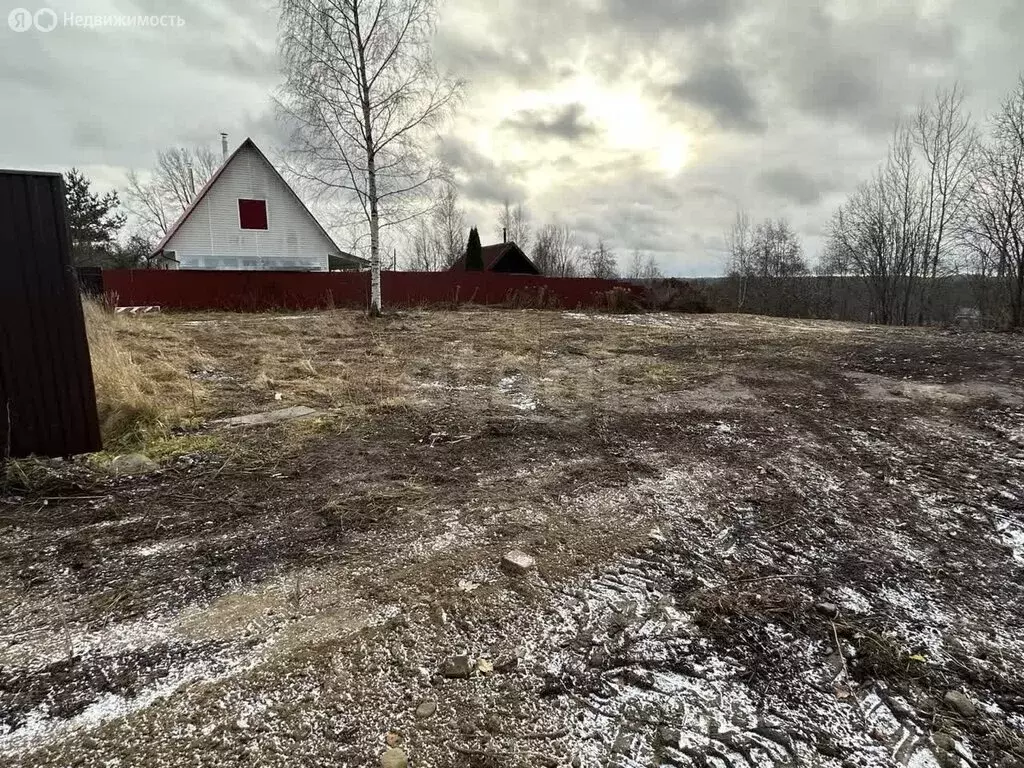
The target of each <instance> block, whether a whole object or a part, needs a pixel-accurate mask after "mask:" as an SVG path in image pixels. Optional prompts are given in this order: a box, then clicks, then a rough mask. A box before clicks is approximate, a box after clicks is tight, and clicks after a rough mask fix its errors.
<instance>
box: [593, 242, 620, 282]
mask: <svg viewBox="0 0 1024 768" xmlns="http://www.w3.org/2000/svg"><path fill="white" fill-rule="evenodd" d="M587 274H588V275H589V276H590V277H599V278H601V279H603V280H614V279H615V278H616V277H618V276H619V266H618V263H617V261H616V259H615V253H614V252H613V251H612V250H611V249H610V248H609V247H608V246H607V245H606V244H605V242H604V240H598V241H597V247H595V248H594V250H592V251H591V252H590V253H589V254H588V255H587Z"/></svg>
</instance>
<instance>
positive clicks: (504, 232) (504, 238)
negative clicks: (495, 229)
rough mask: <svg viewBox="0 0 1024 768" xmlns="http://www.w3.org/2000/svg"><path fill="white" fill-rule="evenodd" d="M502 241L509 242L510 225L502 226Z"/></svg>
mask: <svg viewBox="0 0 1024 768" xmlns="http://www.w3.org/2000/svg"><path fill="white" fill-rule="evenodd" d="M501 242H503V243H507V242H508V227H502V228H501Z"/></svg>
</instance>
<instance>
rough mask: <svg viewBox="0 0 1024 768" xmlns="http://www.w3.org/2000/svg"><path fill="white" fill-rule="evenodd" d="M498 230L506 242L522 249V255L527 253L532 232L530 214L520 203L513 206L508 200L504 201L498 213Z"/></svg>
mask: <svg viewBox="0 0 1024 768" xmlns="http://www.w3.org/2000/svg"><path fill="white" fill-rule="evenodd" d="M498 228H499V229H501V230H502V232H503V233H504V234H505V239H506V240H508V241H509V242H512V243H515V244H516V245H518V246H519V247H520V248H522V249H523V253H528V252H529V250H530V246H531V245H532V242H531V236H532V234H533V232H532V229H531V227H530V212H529V211H528V210H527V209H526V208H525V207H524V206H523V204H522V203H516V204H515V205H514V206H513V205H511V204H510V203H509V201H508V200H506V201H505V205H504V206H503V207H502V208H501V210H500V211H499V212H498Z"/></svg>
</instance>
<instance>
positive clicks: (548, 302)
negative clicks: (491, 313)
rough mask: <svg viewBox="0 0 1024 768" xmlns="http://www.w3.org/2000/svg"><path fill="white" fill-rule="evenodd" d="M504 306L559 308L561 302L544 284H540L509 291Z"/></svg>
mask: <svg viewBox="0 0 1024 768" xmlns="http://www.w3.org/2000/svg"><path fill="white" fill-rule="evenodd" d="M505 306H506V307H510V308H511V309H559V308H561V306H562V302H561V300H560V299H559V298H558V296H557V295H555V294H554V293H553V292H552V291H551V290H550V289H549V288H548V287H547V286H546V285H541V286H538V287H536V288H534V287H532V286H529V287H526V288H517V289H516V290H514V291H509V292H508V294H507V295H506V297H505Z"/></svg>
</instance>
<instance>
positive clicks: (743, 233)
mask: <svg viewBox="0 0 1024 768" xmlns="http://www.w3.org/2000/svg"><path fill="white" fill-rule="evenodd" d="M725 242H726V246H727V247H728V249H729V265H728V274H729V277H731V278H732V279H734V280H735V281H736V309H738V310H742V309H743V305H744V304H745V303H746V298H747V282H748V281H749V280H750V277H751V276H752V275H753V267H752V266H751V258H750V217H749V216H748V215H747V213H746V211H736V220H735V221H734V222H733V224H732V227H730V229H729V231H728V232H727V233H726V235H725Z"/></svg>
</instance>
